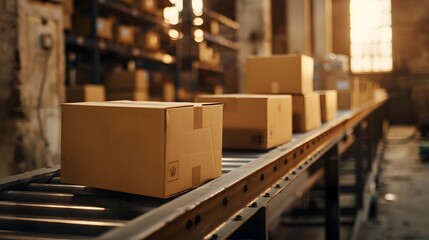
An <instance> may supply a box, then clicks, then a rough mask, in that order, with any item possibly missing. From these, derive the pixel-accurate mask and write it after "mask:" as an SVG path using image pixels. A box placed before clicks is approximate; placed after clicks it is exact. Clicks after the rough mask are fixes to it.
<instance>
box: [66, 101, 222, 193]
mask: <svg viewBox="0 0 429 240" xmlns="http://www.w3.org/2000/svg"><path fill="white" fill-rule="evenodd" d="M222 111H223V106H222V104H221V103H210V104H204V103H174V102H173V103H163V102H130V101H116V102H90V103H68V104H63V105H62V122H61V129H62V130H61V154H62V156H61V181H62V182H66V183H73V184H81V185H86V186H91V187H98V188H103V189H108V190H115V191H121V192H127V193H134V194H141V195H147V196H152V197H161V198H166V197H171V196H174V195H175V194H177V193H180V192H183V191H186V190H188V189H190V188H193V187H196V186H198V185H200V184H202V183H204V182H206V181H208V180H210V179H213V178H216V177H219V176H220V175H221V173H222V164H221V162H222ZM94 169H96V171H94Z"/></svg>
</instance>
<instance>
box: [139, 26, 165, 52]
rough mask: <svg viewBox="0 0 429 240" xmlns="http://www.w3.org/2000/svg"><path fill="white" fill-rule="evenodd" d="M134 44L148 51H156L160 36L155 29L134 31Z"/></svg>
mask: <svg viewBox="0 0 429 240" xmlns="http://www.w3.org/2000/svg"><path fill="white" fill-rule="evenodd" d="M135 40H136V46H137V47H138V48H141V49H145V50H149V51H158V50H159V49H160V48H161V37H160V35H159V34H158V33H157V32H155V31H136V33H135Z"/></svg>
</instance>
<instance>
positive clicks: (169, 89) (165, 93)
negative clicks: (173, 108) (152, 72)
mask: <svg viewBox="0 0 429 240" xmlns="http://www.w3.org/2000/svg"><path fill="white" fill-rule="evenodd" d="M162 98H163V99H164V101H166V102H172V101H174V100H175V98H176V88H175V87H174V83H173V82H164V83H163V84H162Z"/></svg>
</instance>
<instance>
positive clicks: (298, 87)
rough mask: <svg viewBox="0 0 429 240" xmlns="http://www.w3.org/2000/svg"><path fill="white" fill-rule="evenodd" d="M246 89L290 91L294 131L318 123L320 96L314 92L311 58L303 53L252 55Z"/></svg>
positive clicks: (307, 128)
mask: <svg viewBox="0 0 429 240" xmlns="http://www.w3.org/2000/svg"><path fill="white" fill-rule="evenodd" d="M246 84H247V92H249V93H271V94H273V93H274V94H292V105H293V108H292V109H293V131H294V132H305V131H309V130H311V129H314V128H317V127H319V126H321V109H320V96H319V94H318V93H317V92H313V59H312V58H311V57H309V56H305V55H294V54H289V55H274V56H254V57H249V58H248V60H247V83H246Z"/></svg>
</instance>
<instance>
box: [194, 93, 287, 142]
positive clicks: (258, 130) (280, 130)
mask: <svg viewBox="0 0 429 240" xmlns="http://www.w3.org/2000/svg"><path fill="white" fill-rule="evenodd" d="M197 101H198V102H222V103H223V104H224V114H223V116H224V120H223V126H224V128H223V136H224V138H223V147H224V148H235V149H269V148H273V147H276V146H279V145H281V144H284V143H286V142H288V141H290V140H291V138H292V97H291V96H290V95H256V94H221V95H202V96H198V98H197Z"/></svg>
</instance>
